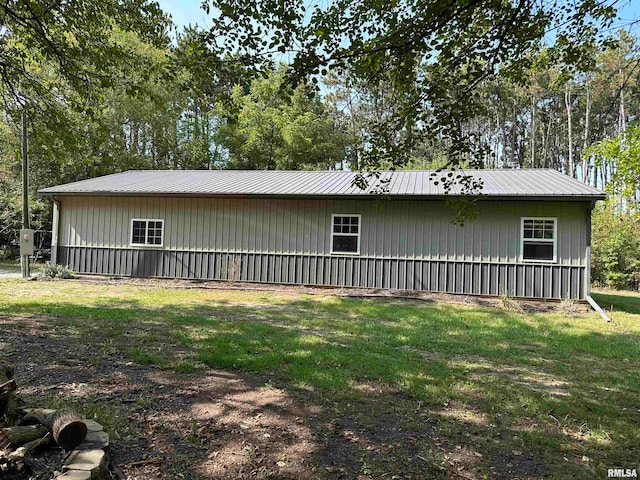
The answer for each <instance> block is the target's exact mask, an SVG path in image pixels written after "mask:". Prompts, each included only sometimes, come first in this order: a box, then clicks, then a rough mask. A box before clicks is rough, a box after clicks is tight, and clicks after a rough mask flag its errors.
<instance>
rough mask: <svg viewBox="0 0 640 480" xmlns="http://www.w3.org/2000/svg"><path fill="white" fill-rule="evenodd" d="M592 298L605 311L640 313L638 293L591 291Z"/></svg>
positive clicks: (639, 296)
mask: <svg viewBox="0 0 640 480" xmlns="http://www.w3.org/2000/svg"><path fill="white" fill-rule="evenodd" d="M592 296H593V299H594V300H595V301H596V302H598V304H599V305H600V306H601V307H602V308H604V309H606V310H607V311H614V312H616V311H617V312H626V313H630V314H633V315H638V314H640V293H636V292H621V293H614V292H609V291H607V292H593V293H592Z"/></svg>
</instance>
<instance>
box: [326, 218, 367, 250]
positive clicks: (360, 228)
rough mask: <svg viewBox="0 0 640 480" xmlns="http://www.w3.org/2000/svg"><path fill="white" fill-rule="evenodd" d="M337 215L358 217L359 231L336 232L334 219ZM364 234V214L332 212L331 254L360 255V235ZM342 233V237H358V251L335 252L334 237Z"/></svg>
mask: <svg viewBox="0 0 640 480" xmlns="http://www.w3.org/2000/svg"><path fill="white" fill-rule="evenodd" d="M336 217H358V233H335V232H334V231H333V225H334V223H333V220H334V219H335V218H336ZM361 234H362V215H360V214H359V213H333V214H331V255H360V235H361ZM334 235H340V236H341V237H358V246H357V249H358V251H357V252H335V251H334V250H333V237H334Z"/></svg>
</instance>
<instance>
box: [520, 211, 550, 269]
mask: <svg viewBox="0 0 640 480" xmlns="http://www.w3.org/2000/svg"><path fill="white" fill-rule="evenodd" d="M556 227H557V220H556V219H555V218H523V219H522V248H521V252H522V260H527V261H533V262H555V261H556V252H557V228H556Z"/></svg>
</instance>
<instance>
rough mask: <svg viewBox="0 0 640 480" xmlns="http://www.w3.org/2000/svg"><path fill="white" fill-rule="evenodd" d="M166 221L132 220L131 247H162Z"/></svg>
mask: <svg viewBox="0 0 640 480" xmlns="http://www.w3.org/2000/svg"><path fill="white" fill-rule="evenodd" d="M163 228H164V220H142V219H138V218H134V219H132V220H131V245H134V246H147V245H151V246H153V247H161V246H162V230H163Z"/></svg>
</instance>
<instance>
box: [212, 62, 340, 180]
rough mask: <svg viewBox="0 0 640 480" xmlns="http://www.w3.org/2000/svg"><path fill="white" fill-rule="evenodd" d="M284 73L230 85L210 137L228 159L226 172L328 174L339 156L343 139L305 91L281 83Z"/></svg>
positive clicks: (324, 110)
mask: <svg viewBox="0 0 640 480" xmlns="http://www.w3.org/2000/svg"><path fill="white" fill-rule="evenodd" d="M284 81H285V69H284V67H281V68H280V69H278V70H276V71H272V72H270V74H269V76H268V77H267V78H265V79H257V80H254V81H253V82H251V86H250V88H249V91H248V92H245V91H244V89H243V88H242V87H241V86H236V87H235V88H234V89H233V92H232V94H231V105H230V106H229V107H225V106H223V105H220V109H219V113H220V115H221V116H222V117H224V118H226V122H225V123H224V124H223V125H221V126H220V129H219V131H218V133H217V135H216V139H217V140H218V142H219V143H220V144H221V145H223V146H224V147H225V148H226V149H227V150H228V154H229V161H228V167H230V168H242V169H279V170H304V169H321V168H324V169H329V168H335V166H336V164H338V163H340V162H341V161H342V159H343V157H344V149H345V145H346V137H345V135H344V134H343V133H342V132H340V131H339V130H337V129H336V126H335V124H334V121H333V119H332V118H331V117H330V116H329V115H328V113H327V110H326V108H325V106H324V105H323V104H322V102H321V101H320V100H319V99H318V97H316V96H314V95H313V92H311V91H310V90H309V89H308V88H307V87H305V86H304V85H299V86H298V87H296V88H291V87H289V86H287V85H285V83H284Z"/></svg>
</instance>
